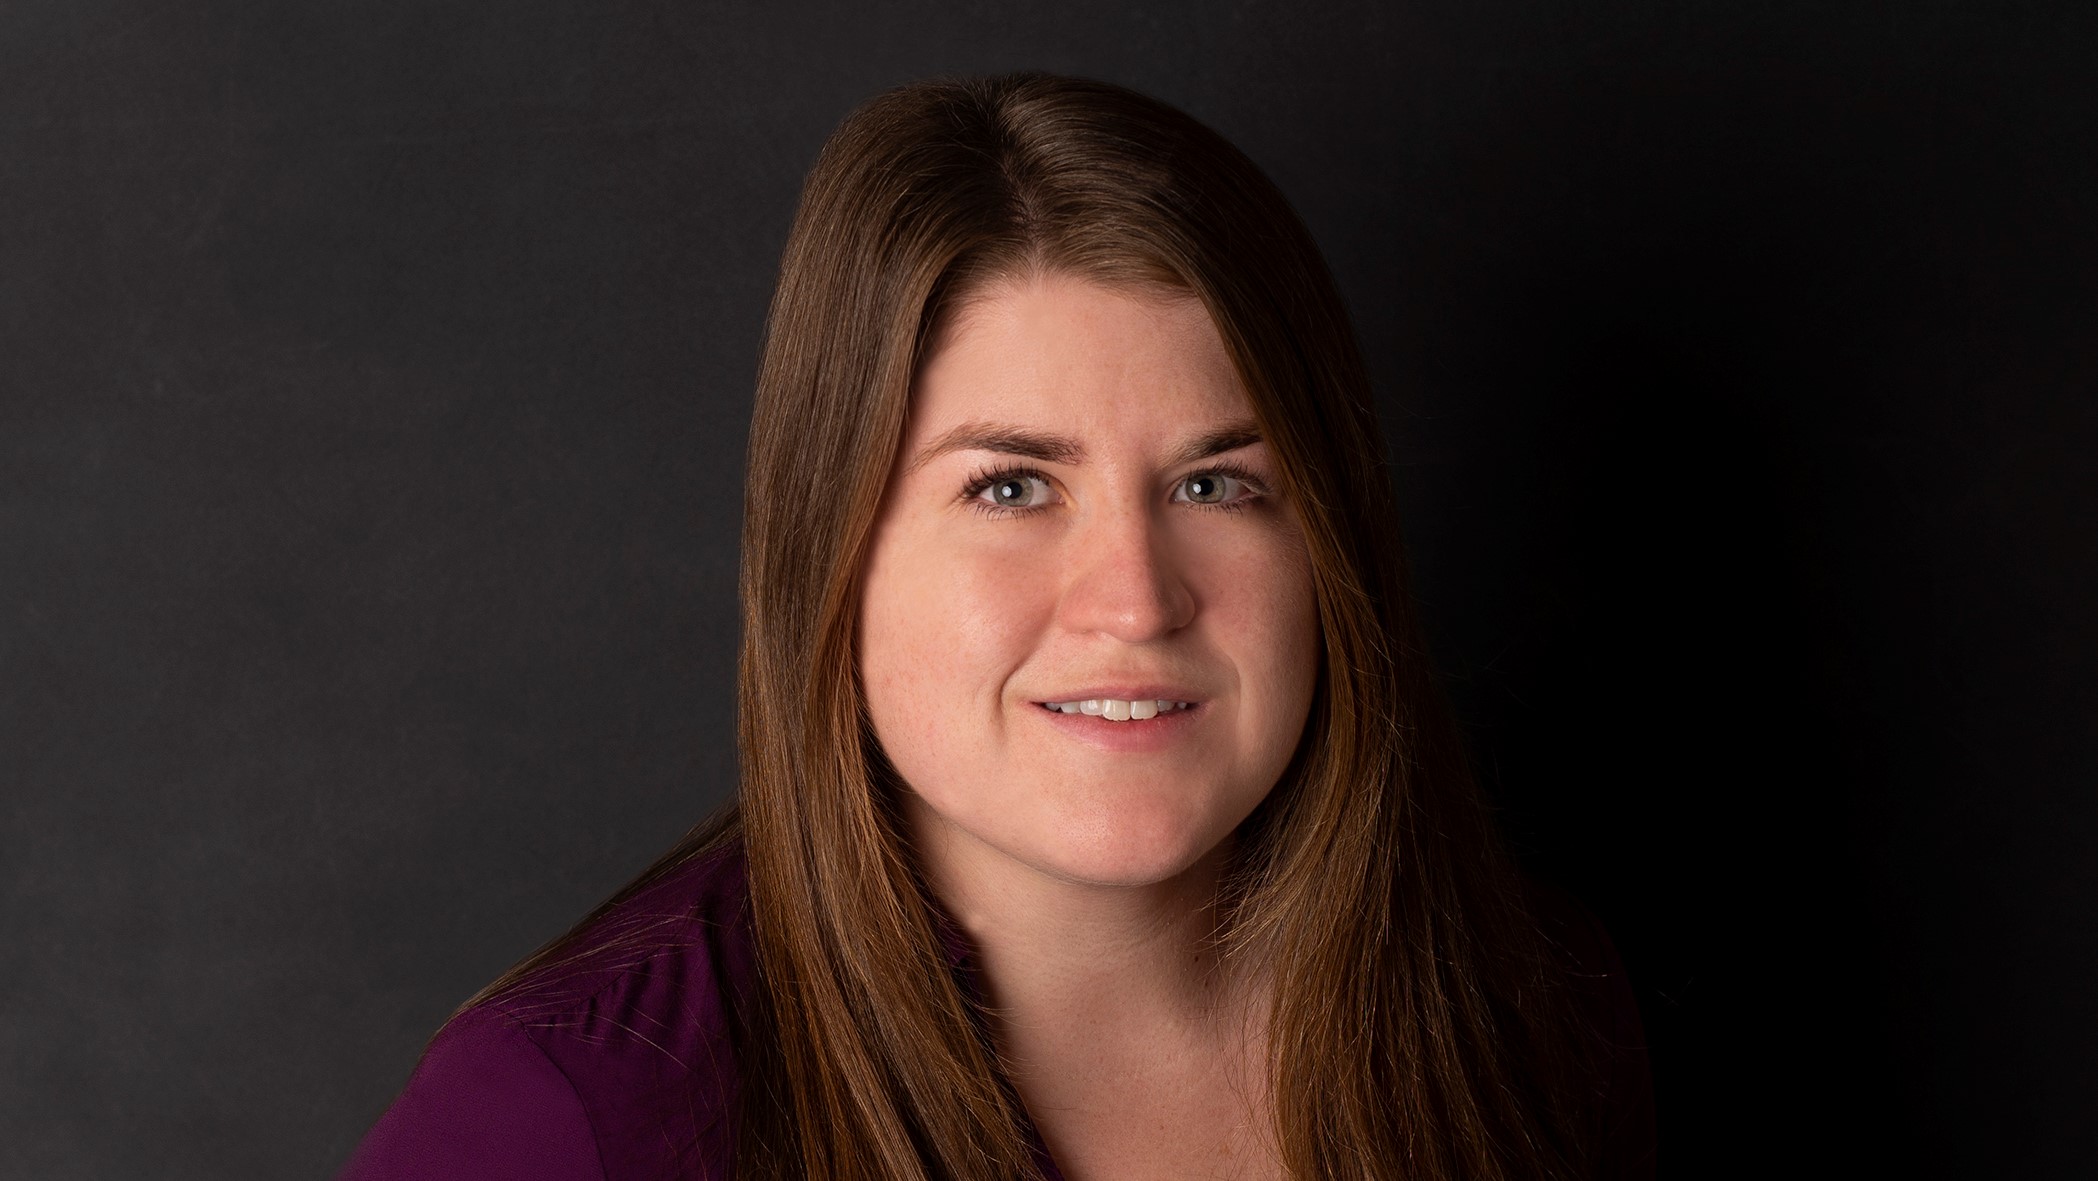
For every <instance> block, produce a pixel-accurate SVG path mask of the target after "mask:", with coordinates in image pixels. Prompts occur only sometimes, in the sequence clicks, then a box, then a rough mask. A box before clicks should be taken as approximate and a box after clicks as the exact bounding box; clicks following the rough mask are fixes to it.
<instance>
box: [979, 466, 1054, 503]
mask: <svg viewBox="0 0 2098 1181" xmlns="http://www.w3.org/2000/svg"><path fill="white" fill-rule="evenodd" d="M967 495H968V496H969V498H970V499H971V500H973V501H975V502H976V503H977V504H978V505H980V506H983V507H986V508H1001V509H1026V508H1040V507H1041V506H1042V505H1045V504H1048V503H1050V502H1051V501H1053V500H1055V499H1056V493H1055V491H1054V490H1053V489H1051V488H1050V487H1049V481H1047V480H1045V479H1043V478H1042V477H1041V476H1039V475H1037V474H1035V473H1034V472H993V473H991V474H988V475H983V476H978V477H977V478H976V479H974V480H972V481H971V482H970V484H969V490H968V493H967Z"/></svg>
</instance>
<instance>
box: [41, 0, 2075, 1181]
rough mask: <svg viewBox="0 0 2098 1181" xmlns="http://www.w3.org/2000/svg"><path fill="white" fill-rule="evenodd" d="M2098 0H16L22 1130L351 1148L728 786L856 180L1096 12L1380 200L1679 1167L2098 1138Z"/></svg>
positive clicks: (1370, 229) (1456, 671)
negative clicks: (798, 293)
mask: <svg viewBox="0 0 2098 1181" xmlns="http://www.w3.org/2000/svg"><path fill="white" fill-rule="evenodd" d="M2092 12H2093V8H2092V6H2089V5H2081V4H2071V3H2059V4H2052V5H2047V4H2015V3H1989V4H1981V3H1965V4H1960V3H1942V2H1941V3H1908V4H1872V5H1867V4H1857V3H1828V2H1826V0H1817V2H1813V3H1805V2H1792V3H1774V2H1771V0H1754V2H1747V0H1744V2H1741V3H1666V4H1655V3H1634V2H1630V0H1606V2H1600V3H1597V2H1591V3H1585V4H1578V5H1572V4H1560V3H1553V2H1550V0H1474V2H1471V3H1464V4H1436V5H1378V4H1355V3H1345V2H1339V0H1320V2H1317V3H1312V4H1308V5H1300V6H1286V5H1283V4H1278V3H1272V2H1247V3H1237V4H1230V5H1223V4H1197V3H1188V2H1185V0H1176V2H1172V3H1160V4H1144V5H1136V6H1123V5H1108V4H1088V5H1083V6H1074V5H1058V6H1044V5H1036V4H1000V5H991V4H969V5H957V4H941V5H931V4H915V5H907V4H890V5H875V6H871V7H868V6H860V5H854V6H849V7H848V6H844V5H839V6H836V7H835V8H826V7H821V6H816V5H811V4H789V5H779V4H760V3H740V4H707V3H693V2H690V0H682V2H668V0H635V2H630V3H621V4H616V5H615V4H582V3H573V2H566V3H564V2H561V0H504V2H501V3H498V2H495V0H455V2H450V3H405V2H400V0H383V2H372V0H367V2H363V3H357V4H319V3H313V4H303V5H301V4H274V5H273V4H264V3H209V2H190V3H184V4H177V5H164V4H147V3H144V2H142V0H68V2H64V3H61V2H58V0H44V2H41V3H13V4H9V5H7V6H6V7H5V9H4V12H0V801H4V808H5V812H4V823H5V828H4V832H0V1175H5V1176H7V1177H24V1178H28V1177H36V1178H70V1177H98V1178H131V1177H144V1176H160V1177H195V1178H207V1177H208V1178H224V1177H263V1176H273V1177H274V1176H283V1177H294V1176H309V1177H313V1176H323V1175H325V1174H327V1173H328V1172H329V1171H330V1170H331V1169H333V1168H334V1167H335V1166H336V1164H337V1163H338V1162H340V1161H341V1160H342V1158H343V1157H344V1156H345V1155H346V1154H347V1153H348V1152H349V1150H350V1148H351V1146H352V1145H353V1143H354V1142H355V1139H356V1138H357V1136H358V1135H359V1134H361V1133H362V1131H363V1130H364V1128H365V1127H366V1126H367V1125H368V1124H369V1123H370V1121H371V1120H372V1119H374V1118H375V1117H376V1116H377V1115H378V1113H379V1112H380V1110H381V1109H382V1108H383V1107H384V1105H385V1104H386V1103H387V1101H388V1100H389V1099H390V1098H391V1096H392V1095H393V1094H394V1092H395V1091H396V1090H397V1088H398V1087H399V1086H400V1084H401V1083H402V1081H403V1079H404V1078H405V1076H406V1073H407V1071H408V1069H409V1067H410V1066H411V1065H412V1063H413V1062H414V1060H415V1057H416V1054H417V1051H418V1049H419V1047H420V1045H421V1044H422V1042H423V1040H424V1039H425V1038H426V1037H427V1036H428V1035H429V1034H430V1033H431V1032H432V1030H433V1029H434V1028H435V1027H436V1025H437V1024H438V1023H439V1022H440V1021H441V1020H442V1019H443V1017H444V1016H445V1015H446V1014H447V1013H448V1012H449V1011H450V1010H451V1009H452V1008H453V1006H455V1005H456V1004H457V1003H458V1002H459V1001H460V1000H461V999H462V998H463V997H465V996H466V995H467V994H468V993H470V992H472V991H473V990H474V989H475V988H476V987H478V986H479V985H480V984H482V983H483V982H485V981H487V980H488V979H489V978H491V977H492V976H493V975H494V974H495V973H497V972H498V971H500V970H501V969H502V968H503V967H505V966H506V965H507V964H509V963H510V962H512V961H513V960H514V959H516V958H517V957H519V956H521V955H522V954H524V953H525V952H527V951H529V950H531V948H532V947H534V946H535V945H536V944H538V943H539V942H540V941H541V940H542V939H544V938H546V937H548V936H550V935H552V934H554V933H556V932H557V931H559V930H560V929H562V928H563V927H564V926H565V925H566V924H567V923H568V922H569V921H571V920H572V919H574V918H576V917H578V916H579V915H580V914H581V913H582V912H583V911H585V910H586V909H587V908H588V907H589V906H590V905H591V904H592V903H594V902H595V901H596V900H598V899H599V898H600V897H602V896H603V895H604V894H606V893H607V892H609V891H610V890H612V889H613V888H615V887H616V886H618V885H619V884H620V883H621V882H623V881H624V880H626V879H627V878H628V877H629V876H630V875H631V874H632V873H633V872H635V871H636V870H638V869H639V868H640V867H641V866H642V865H643V864H645V863H646V862H647V861H648V860H650V859H651V858H652V856H653V855H654V854H655V853H656V852H657V851H659V850H660V849H662V848H664V847H665V846H667V845H668V844H669V843H670V842H671V841H672V840H673V839H674V838H675V837H676V836H677V834H678V833H679V832H680V831H682V830H683V829H684V827H685V826H686V825H687V824H689V823H690V822H691V821H693V820H694V819H696V818H697V817H698V816H699V815H701V814H702V813H703V812H705V811H707V810H708V809H709V808H710V807H711V806H712V805H713V804H714V803H715V802H716V801H718V800H719V799H721V798H722V796H723V793H724V792H725V791H727V790H728V789H729V787H730V785H731V781H732V775H733V769H734V754H733V749H732V742H731V722H732V717H731V709H732V693H731V683H732V675H733V664H734V651H735V626H736V616H735V567H736V534H737V528H738V520H739V516H740V512H741V499H740V497H741V492H740V486H741V450H742V445H743V432H744V424H745V418H746V415H747V413H748V409H749V389H750V385H751V379H752V371H753V367H754V360H755V355H756V350H757V347H758V342H759V332H760V326H761V323H762V317H763V312H764V307H765V301H766V298H767V294H768V291H769V288H770V283H771V276H772V271H773V267H774V265H775V262H776V258H777V253H778V250H779V248H780V245H781V243H782V240H783V238H784V235H785V231H786V227H787V222H788V218H789V216H790V214H791V211H792V207H793V202H794V198H795V193H796V188H797V185H798V182H799V178H800V176H801V174H802V172H803V170H804V169H805V168H806V167H807V166H808V164H809V163H810V162H811V160H812V159H813V156H814V153H815V151H816V148H817V146H818V144H819V143H820V142H821V141H822V139H823V137H824V135H825V134H827V133H828V131H829V130H830V129H831V128H832V127H833V126H834V125H835V124H836V122H837V120H838V119H839V118H840V117H841V116H842V115H843V114H844V113H845V112H846V111H847V110H848V109H850V108H851V107H852V106H853V105H854V104H856V103H857V102H858V101H860V100H862V99H864V98H866V97H867V96H868V95H870V94H872V93H873V92H875V91H877V90H878V89H880V88H883V87H885V86H888V85H891V84H895V83H898V82H902V81H905V80H909V79H913V78H918V77H922V76H926V75H930V74H935V73H940V72H954V71H979V70H991V69H1004V68H1012V67H1019V66H1041V67H1047V68H1052V69H1059V70H1067V71H1074V72H1082V73H1088V74H1094V75H1098V76H1102V77H1106V78H1109V79H1113V80H1116V81H1120V82H1124V83H1127V84H1131V85H1135V86H1138V87H1140V88H1143V89H1147V90H1150V91H1152V92H1154V93H1157V94H1159V95H1161V96H1162V97H1165V98H1167V99H1169V100H1170V101H1173V102H1175V103H1178V104H1180V105H1182V106H1184V107H1186V108H1187V109H1189V110H1190V111H1192V112H1194V113H1195V114H1196V115H1198V116H1199V117H1201V118H1203V119H1205V120H1207V121H1209V122H1210V123H1212V124H1213V125H1215V126H1216V127H1218V128H1219V129H1220V130H1222V131H1223V132H1224V133H1225V134H1226V135H1228V136H1230V137H1231V138H1233V139H1234V140H1235V141H1237V142H1238V143H1239V144H1241V145H1242V146H1243V147H1245V148H1246V150H1247V151H1249V152H1250V153H1251V154H1252V155H1253V156H1254V158H1255V159H1257V160H1258V161H1260V162H1261V163H1262V165H1263V166H1265V167H1266V168H1267V169H1268V170H1269V171H1270V172H1271V173H1272V175H1273V176H1274V177H1275V178H1276V180H1277V181H1278V182H1279V183H1280V184H1281V185H1282V187H1283V188H1284V190H1286V191H1287V192H1288V193H1289V194H1290V195H1291V196H1292V198H1293V199H1294V200H1295V201H1296V202H1297V203H1298V205H1299V207H1300V209H1301V210H1302V211H1303V213H1304V215H1305V216H1306V218H1307V219H1308V220H1309V222H1310V223H1311V225H1312V227H1313V229H1314V231H1315V232H1316V233H1317V234H1318V236H1319V238H1320V240H1321V242H1322V243H1323V244H1324V246H1325V248H1326V250H1327V251H1328V253H1329V255H1330V257H1331V260H1332V263H1333V266H1334V268H1335V270H1336V271H1337V273H1338V275H1339V278H1340V281H1341V283H1342V285H1343V287H1344V288H1345V290H1346V292H1347V294H1348V296H1349V299H1350V302H1351V304H1352V306H1353V308H1354V311H1355V314H1356V316H1357V317H1358V324H1359V327H1360V329H1361V332H1362V334H1363V336H1364V338H1365V341H1366V344H1367V348H1368V351H1369V355H1370V357H1371V360H1372V363H1373V365H1374V367H1375V373H1376V377H1377V380H1378V384H1379V388H1380V392H1381V394H1382V396H1383V398H1384V406H1385V408H1386V411H1387V423H1388V426H1389V428H1390V433H1391V435H1392V439H1393V443H1394V446H1395V454H1396V468H1395V470H1396V473H1397V476H1398V479H1399V486H1400V490H1401V495H1402V497H1403V501H1404V508H1405V509H1406V512H1407V516H1408V521H1409V528H1410V530H1411V536H1410V538H1409V541H1410V544H1411V546H1412V552H1413V554H1414V556H1415V558H1416V561H1417V566H1418V582H1419V589H1420V591H1421V594H1422V596H1423V599H1424V603H1425V610H1426V614H1427V619H1428V621H1429V624H1430V626H1431V630H1432V640H1433V643H1434V646H1435V649H1436V655H1437V657H1438V659H1439V660H1440V661H1441V663H1442V664H1443V666H1444V667H1445V669H1446V671H1447V673H1448V676H1449V680H1450V685H1451V690H1452V693H1453V695H1454V697H1455V698H1456V700H1457V701H1458V703H1459V706H1460V708H1461V710H1462V712H1463V715H1464V717H1465V719H1466V721H1467V723H1468V725H1469V726H1470V727H1471V730H1472V733H1473V735H1474V737H1475V740H1476V748H1477V752H1478V755H1479V760H1480V763H1481V765H1482V767H1483V768H1484V770H1485V772H1486V775H1487V777H1488V779H1489V781H1490V782H1491V783H1492V784H1493V785H1494V788H1495V790H1496V791H1497V793H1498V795H1499V798H1500V800H1501V801H1502V802H1503V804H1505V805H1506V806H1507V808H1508V816H1509V821H1510V825H1511V828H1512V830H1513V831H1514V832H1515V834H1516V837H1517V839H1518V841H1519V843H1520V844H1521V846H1522V847H1523V849H1524V850H1525V853H1526V856H1527V857H1528V858H1529V860H1530V863H1531V864H1532V865H1533V867H1534V868H1535V869H1536V871H1537V872H1538V873H1540V874H1542V875H1544V876H1547V877H1550V878H1553V879H1555V880H1558V881H1560V882H1562V883H1564V884H1565V885H1567V886H1569V887H1570V888H1571V889H1573V890H1574V891H1575V892H1576V893H1577V894H1579V895H1581V896H1583V897H1584V898H1586V899H1587V900H1588V901H1589V903H1590V904H1591V905H1592V906H1593V907H1594V908H1595V909H1596V910H1597V911H1598V912H1599V913H1600V914H1601V915H1602V916H1603V917H1604V919H1605V920H1606V921H1607V922H1608V923H1609V924H1610V925H1611V927H1612V928H1613V929H1614V930H1615V932H1616V933H1617V935H1618V938H1619V941H1620V943H1621V945H1622V947H1623V950H1624V953H1625V955H1626V957H1627V959H1628V961H1629V963H1630V965H1631V968H1632V970H1633V972H1634V974H1635V976H1636V978H1637V981H1638V984H1639V988H1640V998H1641V1003H1642V1006H1643V1008H1644V1011H1645V1014H1646V1019H1647V1021H1648V1024H1649V1029H1650V1034H1651V1037H1652V1040H1653V1043H1654V1061H1655V1066H1656V1071H1657V1077H1658V1082H1659V1096H1660V1113H1661V1120H1662V1124H1661V1127H1662V1134H1663V1147H1664V1153H1665V1158H1664V1159H1665V1162H1666V1165H1667V1173H1668V1174H1669V1175H1671V1176H1675V1177H1707V1176H1723V1175H1744V1176H1747V1175H1755V1176H1770V1175H1778V1176H1789V1175H1797V1174H1799V1173H1807V1174H1810V1175H1815V1174H1818V1175H1836V1174H1838V1173H1839V1172H1841V1173H1849V1172H1853V1171H1863V1172H1867V1173H1877V1174H1881V1175H1911V1176H1929V1177H1984V1176H1988V1177H1995V1176H2004V1177H2070V1176H2089V1175H2090V1173H2089V1171H2090V1169H2091V1168H2092V1167H2093V1164H2094V1162H2098V1119H2094V1118H2093V1117H2094V1115H2098V1101H2094V1087H2093V1069H2092V1066H2091V1063H2092V1061H2093V1055H2094V1052H2098V1015H2094V1012H2093V1008H2092V1005H2091V996H2092V985H2091V979H2092V975H2093V970H2094V968H2098V954H2094V942H2098V940H2094V932H2098V922H2094V920H2098V914H2094V909H2098V907H2094V900H2098V881H2094V877H2098V873H2094V858H2093V852H2092V848H2093V837H2094V821H2098V795H2094V786H2098V723H2094V719H2098V677H2094V662H2093V660H2092V658H2091V653H2092V650H2093V646H2094V643H2098V629H2094V625H2093V611H2092V604H2093V594H2094V591H2098V550H2094V546H2093V521H2094V510H2098V487H2094V477H2093V466H2092V461H2091V455H2092V451H2093V448H2094V446H2098V402H2094V399H2093V397H2092V386H2093V380H2094V378H2098V343H2094V341H2098V336H2094V329H2098V290H2094V281H2093V275H2094V273H2098V272H2094V269H2093V268H2094V265H2098V242H2094V236H2093V218H2094V214H2098V207H2094V205H2098V201H2094V191H2098V190H2094V182H2098V157H2094V153H2093V147H2094V144H2098V140H2094V137H2093V133H2094V131H2098V103H2094V91H2098V82H2094V66H2098V20H2094V19H2093V16H2092V15H2091V14H2092ZM811 485H812V488H817V489H820V486H821V473H811Z"/></svg>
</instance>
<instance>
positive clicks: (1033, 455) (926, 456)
mask: <svg viewBox="0 0 2098 1181" xmlns="http://www.w3.org/2000/svg"><path fill="white" fill-rule="evenodd" d="M950 451H998V452H1002V453H1004V454H1006V455H1019V456H1024V457H1025V458H1028V459H1039V460H1041V461H1042V462H1044V463H1067V464H1068V463H1080V462H1083V461H1084V459H1085V448H1084V447H1081V446H1079V445H1078V440H1076V439H1072V438H1069V437H1067V436H1064V435H1050V434H1044V433H1042V432H1041V431H1031V430H1028V429H1026V428H1024V427H1017V426H1006V425H1003V424H1001V423H995V422H965V423H963V424H961V425H960V426H958V427H955V428H954V429H953V430H950V431H948V432H947V433H946V434H943V435H941V436H940V437H939V438H937V439H934V440H933V441H932V442H930V443H927V444H926V445H925V446H924V447H923V448H922V449H921V450H919V452H918V454H917V455H915V456H913V457H912V458H911V462H910V464H909V466H907V467H905V468H904V469H903V472H904V474H905V475H909V474H910V473H912V472H915V471H917V470H918V469H919V468H921V467H924V466H925V465H926V464H928V463H931V462H932V461H933V460H935V459H938V458H939V457H940V456H942V455H945V454H947V453H948V452H950Z"/></svg>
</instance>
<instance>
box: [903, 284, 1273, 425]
mask: <svg viewBox="0 0 2098 1181" xmlns="http://www.w3.org/2000/svg"><path fill="white" fill-rule="evenodd" d="M1251 413H1252V406H1251V403H1250V401H1249V399H1248V398H1247V396H1246V392H1245V389H1244V387H1243V386H1242V385H1241V383H1240V381H1239V376H1238V372H1237V369H1236V367H1235V366H1233V365H1232V363H1231V357H1230V354H1229V353H1228V352H1227V351H1226V350H1225V348H1224V342H1223V339H1222V337H1220V336H1219V335H1218V334H1217V330H1216V325H1215V324H1214V323H1213V322H1212V321H1211V319H1210V316H1209V312H1208V310H1207V309H1206V308H1205V307H1204V306H1203V304H1202V302H1201V301H1200V300H1199V299H1197V298H1195V297H1194V296H1193V295H1179V294H1174V293H1168V292H1164V291H1160V290H1157V289H1150V288H1142V289H1139V288H1128V287H1109V286H1104V285H1102V284H1099V283H1096V282H1092V281H1090V280H1086V279H1080V278H1076V277H1072V276H1069V275H1062V274H1047V275H1039V276H1033V277H1029V278H1026V279H1020V280H1012V281H1006V282H1000V283H997V284H994V285H992V286H990V287H987V288H985V289H984V290H982V291H980V292H978V293H976V294H975V295H974V296H973V297H971V298H969V299H967V300H966V301H965V302H963V303H962V304H960V305H959V306H957V307H955V308H953V309H951V310H950V311H949V312H948V313H947V314H946V315H944V316H942V317H941V320H940V322H939V323H938V324H937V325H936V327H935V330H934V332H933V334H932V336H931V338H930V339H929V340H928V342H927V346H926V350H925V355H924V357H923V358H922V359H921V360H920V362H919V366H918V373H917V377H916V379H915V380H914V381H913V383H912V391H911V407H910V425H909V430H908V436H909V439H910V441H911V442H912V443H913V444H915V443H920V442H923V441H924V440H925V439H927V438H929V437H931V436H933V435H935V434H937V433H939V432H942V431H945V430H947V429H949V428H951V427H953V426H955V425H956V424H958V423H962V422H967V421H998V422H1009V423H1012V424H1014V425H1019V426H1028V427H1041V428H1053V429H1056V430H1060V431H1065V432H1071V433H1081V434H1092V435H1096V436H1130V437H1132V438H1137V437H1146V436H1150V435H1154V434H1158V433H1161V432H1162V433H1164V434H1166V435H1170V436H1174V437H1178V436H1182V435H1185V434H1187V433H1189V432H1190V431H1194V430H1199V429H1201V428H1202V427H1203V426H1205V425H1213V424H1215V423H1217V422H1221V421H1225V420H1242V419H1246V418H1248V417H1250V415H1251Z"/></svg>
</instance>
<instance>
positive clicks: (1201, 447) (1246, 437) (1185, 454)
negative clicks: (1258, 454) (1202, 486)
mask: <svg viewBox="0 0 2098 1181" xmlns="http://www.w3.org/2000/svg"><path fill="white" fill-rule="evenodd" d="M1260 439H1261V435H1260V427H1259V425H1258V424H1256V423H1254V422H1252V421H1251V420H1250V419H1241V420H1239V421H1237V422H1231V423H1226V424H1225V425H1223V426H1221V427H1218V428H1217V429H1216V430H1213V431H1211V432H1209V433H1208V434H1206V435H1200V436H1197V437H1196V438H1194V439H1190V440H1189V441H1188V443H1187V445H1186V446H1184V447H1182V448H1181V449H1180V450H1178V451H1176V452H1174V453H1173V457H1172V459H1171V460H1169V461H1168V465H1167V466H1170V467H1178V466H1180V465H1181V464H1183V463H1193V462H1195V461H1196V460H1198V459H1208V458H1209V457H1210V456H1212V455H1222V454H1223V453H1224V452H1226V451H1236V450H1238V449H1239V448H1241V447H1251V446H1252V445H1253V444H1255V443H1258V442H1260Z"/></svg>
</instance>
